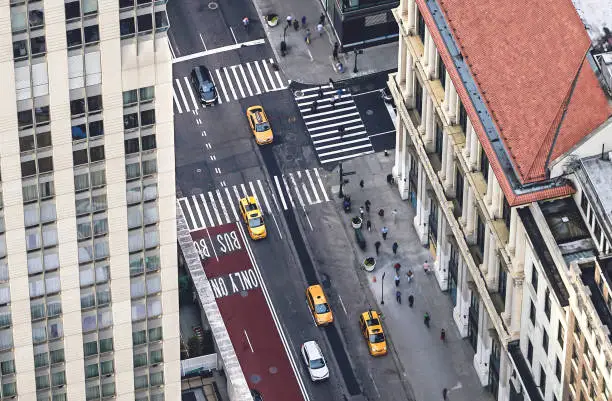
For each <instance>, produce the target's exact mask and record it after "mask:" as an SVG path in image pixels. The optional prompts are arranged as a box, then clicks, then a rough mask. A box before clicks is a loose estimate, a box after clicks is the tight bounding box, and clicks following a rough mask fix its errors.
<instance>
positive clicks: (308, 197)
mask: <svg viewBox="0 0 612 401" xmlns="http://www.w3.org/2000/svg"><path fill="white" fill-rule="evenodd" d="M302 189H303V190H304V194H305V195H306V200H307V201H308V204H309V205H314V202H313V201H312V199H311V198H310V194H309V193H308V190H307V189H306V183H305V182H302Z"/></svg>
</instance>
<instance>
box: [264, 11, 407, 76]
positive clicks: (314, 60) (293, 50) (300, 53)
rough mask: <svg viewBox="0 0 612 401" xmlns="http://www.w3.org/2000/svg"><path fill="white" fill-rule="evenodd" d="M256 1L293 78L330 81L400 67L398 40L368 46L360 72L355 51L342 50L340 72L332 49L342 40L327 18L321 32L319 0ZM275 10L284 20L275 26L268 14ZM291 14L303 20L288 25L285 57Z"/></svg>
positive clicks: (285, 70)
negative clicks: (295, 25) (308, 34)
mask: <svg viewBox="0 0 612 401" xmlns="http://www.w3.org/2000/svg"><path fill="white" fill-rule="evenodd" d="M253 3H254V5H255V8H256V9H257V13H258V14H259V20H260V21H261V24H262V26H263V27H264V30H265V31H266V36H267V37H268V41H269V42H270V45H271V46H272V49H273V51H274V55H275V56H276V59H277V60H278V64H279V66H280V68H281V69H282V70H283V73H284V74H285V76H286V77H287V78H288V79H290V80H291V81H296V82H299V83H304V84H315V85H318V84H321V83H326V82H327V81H328V80H329V78H331V79H333V80H334V81H339V80H345V79H350V78H355V77H358V76H363V75H369V74H373V73H376V72H380V71H386V70H391V69H394V68H397V51H398V44H397V42H394V43H388V44H385V45H380V46H375V47H368V48H366V49H364V50H363V54H360V55H358V56H357V69H358V72H357V73H353V67H354V60H355V56H354V54H353V53H347V54H344V53H340V55H339V58H340V62H342V64H343V65H344V69H345V71H344V73H338V72H336V71H335V67H334V65H335V63H334V60H333V57H332V51H333V48H334V42H337V41H338V40H337V38H336V36H335V33H334V30H333V28H332V26H331V24H330V22H329V20H327V19H326V21H325V24H324V28H325V32H324V33H323V36H319V33H318V32H317V24H318V23H319V16H320V15H321V13H322V12H323V8H322V5H321V2H320V1H319V0H254V2H253ZM271 13H274V14H278V15H279V20H280V21H279V23H278V25H277V26H275V27H269V26H268V24H267V23H266V21H265V18H264V16H265V15H267V14H271ZM288 15H291V16H293V17H294V18H296V19H297V20H298V21H300V29H299V30H298V31H295V30H294V29H293V27H290V28H289V29H287V34H286V44H287V55H286V56H284V57H283V56H281V54H280V42H281V41H282V40H283V30H284V28H285V26H287V22H286V18H287V16H288ZM302 16H306V27H307V28H309V29H310V32H311V43H310V45H307V44H306V42H305V40H304V39H305V36H306V31H305V30H304V29H303V28H302V26H301V18H302Z"/></svg>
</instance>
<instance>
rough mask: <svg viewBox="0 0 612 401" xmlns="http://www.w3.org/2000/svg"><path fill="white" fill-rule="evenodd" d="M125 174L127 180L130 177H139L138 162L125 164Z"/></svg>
mask: <svg viewBox="0 0 612 401" xmlns="http://www.w3.org/2000/svg"><path fill="white" fill-rule="evenodd" d="M125 175H126V177H127V179H128V180H129V179H132V178H138V177H140V164H139V163H131V164H126V166H125Z"/></svg>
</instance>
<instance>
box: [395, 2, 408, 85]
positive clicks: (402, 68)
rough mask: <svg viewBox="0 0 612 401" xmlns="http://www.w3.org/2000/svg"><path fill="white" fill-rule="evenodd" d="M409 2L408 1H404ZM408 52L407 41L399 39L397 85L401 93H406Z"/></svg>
mask: <svg viewBox="0 0 612 401" xmlns="http://www.w3.org/2000/svg"><path fill="white" fill-rule="evenodd" d="M402 1H407V0H402ZM407 52H408V49H407V45H406V41H405V40H404V38H403V37H401V36H400V38H399V50H398V52H397V75H396V77H397V83H398V84H399V86H400V91H404V90H405V88H404V87H403V86H404V84H405V83H406V53H407Z"/></svg>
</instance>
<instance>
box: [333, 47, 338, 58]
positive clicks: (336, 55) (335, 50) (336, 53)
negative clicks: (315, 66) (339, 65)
mask: <svg viewBox="0 0 612 401" xmlns="http://www.w3.org/2000/svg"><path fill="white" fill-rule="evenodd" d="M332 57H333V58H334V60H335V61H338V49H337V48H335V47H334V50H332Z"/></svg>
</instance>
